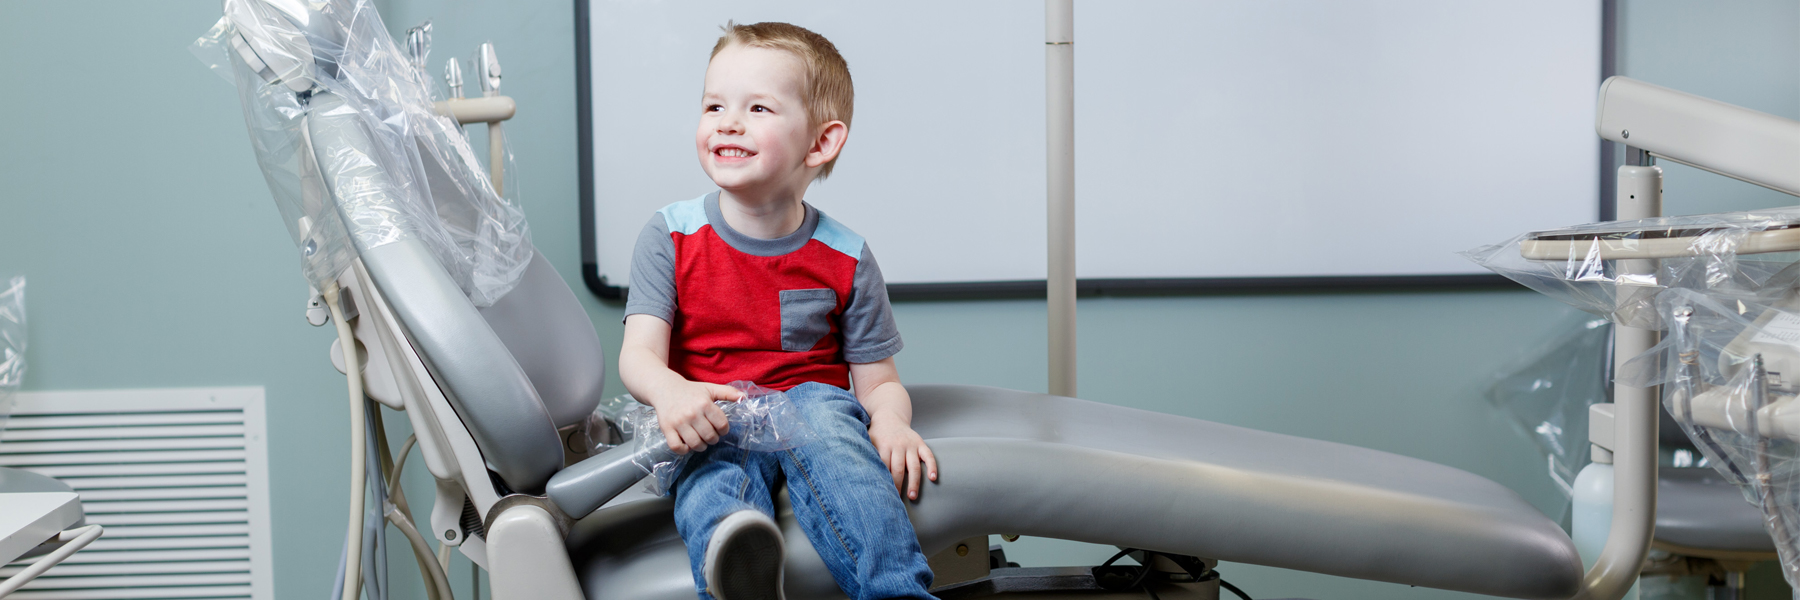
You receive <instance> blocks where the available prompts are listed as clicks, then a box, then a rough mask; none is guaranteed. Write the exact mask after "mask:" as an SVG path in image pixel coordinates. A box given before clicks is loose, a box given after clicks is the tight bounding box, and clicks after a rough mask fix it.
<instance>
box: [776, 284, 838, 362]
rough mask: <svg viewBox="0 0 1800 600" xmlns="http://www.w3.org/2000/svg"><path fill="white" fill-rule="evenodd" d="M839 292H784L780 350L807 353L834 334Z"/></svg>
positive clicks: (818, 290) (813, 290)
mask: <svg viewBox="0 0 1800 600" xmlns="http://www.w3.org/2000/svg"><path fill="white" fill-rule="evenodd" d="M835 308H837V292H836V291H835V290H832V289H831V288H817V289H811V290H781V349H782V350H786V351H788V352H805V351H807V350H811V349H812V348H813V346H815V345H817V344H818V343H819V340H821V339H824V338H825V336H826V335H827V334H830V333H831V311H832V310H833V309H835Z"/></svg>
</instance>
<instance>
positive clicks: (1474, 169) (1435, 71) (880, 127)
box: [578, 0, 1601, 286]
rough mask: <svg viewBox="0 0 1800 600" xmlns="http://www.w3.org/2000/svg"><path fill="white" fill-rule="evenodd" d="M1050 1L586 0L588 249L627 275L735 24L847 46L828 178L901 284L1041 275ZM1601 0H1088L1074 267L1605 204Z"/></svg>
mask: <svg viewBox="0 0 1800 600" xmlns="http://www.w3.org/2000/svg"><path fill="white" fill-rule="evenodd" d="M1043 11H1044V6H1043V2H1042V1H1041V0H990V1H986V2H961V1H951V0H926V1H908V2H884V3H872V2H854V3H850V2H827V1H823V0H767V1H762V2H751V3H746V2H732V1H726V0H696V1H688V2H645V1H642V0H588V4H587V7H586V13H587V14H586V19H585V20H584V23H583V24H584V25H585V27H586V31H585V35H581V36H578V37H579V38H580V39H582V40H584V41H585V42H586V48H585V49H586V55H585V57H582V58H584V60H580V61H578V62H579V63H584V66H585V68H584V69H583V71H584V74H585V81H584V82H583V83H585V88H584V90H585V92H586V93H585V94H583V98H584V100H585V103H584V105H583V106H581V107H579V108H580V110H583V111H586V113H587V118H586V119H585V121H586V132H585V135H583V136H582V137H583V142H584V144H585V145H586V146H587V148H588V150H589V151H588V152H587V153H586V155H587V156H588V157H589V158H590V160H591V162H590V163H589V164H587V165H586V167H587V168H589V169H591V177H592V180H591V181H592V185H591V188H587V189H591V194H589V195H588V196H589V197H584V198H583V201H584V202H587V203H591V204H589V205H588V209H589V211H588V212H587V213H586V215H587V216H591V219H592V220H591V222H590V223H587V224H586V225H587V226H586V227H584V230H586V231H587V232H588V233H589V235H588V236H587V237H588V239H587V240H586V241H587V243H588V244H589V245H590V247H589V248H587V249H586V252H585V253H584V254H586V256H584V258H585V259H586V261H585V262H587V263H588V268H589V270H590V278H589V279H590V284H592V283H593V281H591V280H592V279H594V277H592V275H598V276H600V277H604V280H603V281H604V282H605V283H606V284H608V285H611V286H625V285H629V281H627V279H626V278H627V276H628V273H629V265H630V259H631V248H632V244H633V242H634V241H635V240H636V239H637V235H638V232H639V230H640V229H642V227H643V226H644V223H645V222H646V221H647V220H648V219H649V218H650V216H651V215H652V214H653V213H654V212H655V211H656V210H657V209H658V208H661V207H662V206H664V205H666V204H668V203H670V202H676V201H680V200H687V199H690V198H694V197H698V196H700V195H702V194H705V193H707V192H709V191H711V190H713V189H715V188H714V187H713V186H712V184H711V182H710V181H708V180H707V178H706V175H705V174H704V173H703V172H702V171H701V170H700V167H699V163H698V160H697V158H696V156H695V150H694V146H693V134H694V129H695V127H696V125H697V123H698V118H699V112H700V105H699V97H700V88H701V79H702V76H703V74H704V72H705V69H706V64H707V59H708V55H709V52H710V50H711V48H712V45H713V42H714V40H716V39H717V38H718V36H719V26H720V25H722V24H724V23H725V22H726V21H727V20H735V21H737V22H740V23H753V22H758V21H787V22H791V23H795V24H797V25H801V26H803V27H806V28H809V29H812V30H814V31H817V32H819V33H821V34H823V35H825V36H826V37H827V38H830V39H831V40H832V41H833V43H835V44H836V45H837V47H838V49H839V51H840V52H841V53H842V54H843V55H844V57H845V59H846V60H847V61H848V62H849V64H850V70H851V74H852V77H853V78H854V80H855V85H856V109H855V118H854V120H853V121H852V123H851V129H850V131H851V134H850V138H849V142H848V144H847V145H846V147H845V150H844V153H843V155H842V157H841V158H840V159H839V161H838V166H837V169H836V171H835V172H834V173H833V174H832V177H831V179H829V180H827V181H823V182H818V183H816V184H814V186H813V187H812V189H811V190H810V191H809V192H808V195H807V201H808V202H811V203H812V204H813V205H815V206H817V207H819V208H820V209H821V210H824V211H825V212H827V213H829V214H831V215H832V216H833V217H834V218H836V219H838V220H839V221H842V222H843V223H845V224H846V225H849V226H850V227H851V228H852V229H855V230H856V231H857V232H858V233H861V234H862V235H863V236H864V237H865V238H866V239H867V240H868V241H869V245H870V248H871V249H872V250H873V251H874V252H875V254H876V256H877V257H878V258H879V259H880V261H881V265H882V270H883V272H884V273H885V274H886V276H887V280H888V282H889V283H890V284H900V285H904V284H920V283H932V284H941V283H975V282H997V281H998V282H1004V281H1022V280H1040V281H1041V280H1042V279H1043V278H1044V273H1045V205H1044V198H1045V172H1044V163H1045V151H1046V150H1045V147H1044V143H1045V142H1044V140H1045V135H1044V127H1045V125H1044V16H1043ZM1600 52H1601V6H1600V1H1599V0H1581V1H1570V0H1528V1H1520V2H1505V3H1495V2H1442V1H1439V0H1340V1H1332V0H1285V1H1283V0H1277V1H1266V0H1210V1H1204V2H1194V1H1185V0H1164V1H1138V2H1096V1H1088V0H1079V1H1077V2H1076V5H1075V82H1076V83H1075V107H1076V115H1075V121H1076V133H1075V142H1076V148H1075V162H1076V175H1075V182H1076V195H1075V198H1076V207H1077V209H1076V210H1077V219H1076V230H1077V234H1076V248H1077V255H1078V262H1077V274H1078V275H1077V276H1078V277H1080V278H1081V279H1084V280H1089V279H1152V280H1154V279H1171V280H1219V279H1238V278H1288V279H1292V278H1345V277H1349V278H1357V277H1362V278H1368V277H1375V278H1381V277H1409V276H1434V275H1436V276H1442V275H1472V274H1477V273H1482V272H1483V271H1481V270H1480V269H1479V268H1478V267H1475V266H1474V265H1473V264H1470V263H1468V262H1467V261H1465V260H1463V259H1462V258H1461V257H1459V256H1457V255H1456V252H1458V251H1461V250H1465V249H1468V248H1470V247H1473V246H1476V245H1479V244H1484V243H1491V242H1495V241H1498V240H1502V239H1504V238H1507V237H1509V236H1512V235H1515V234H1518V233H1521V232H1525V231H1528V230H1534V229H1547V228H1552V227H1559V226H1564V225H1570V224H1575V223H1583V222H1589V221H1593V220H1594V219H1595V217H1596V216H1597V215H1598V211H1599V179H1598V177H1599V170H1600V169H1599V149H1600V142H1599V139H1598V138H1597V137H1596V136H1595V134H1594V126H1593V123H1594V100H1595V95H1596V90H1597V89H1598V86H1599V83H1600V79H1601V67H1600V60H1601V59H1600Z"/></svg>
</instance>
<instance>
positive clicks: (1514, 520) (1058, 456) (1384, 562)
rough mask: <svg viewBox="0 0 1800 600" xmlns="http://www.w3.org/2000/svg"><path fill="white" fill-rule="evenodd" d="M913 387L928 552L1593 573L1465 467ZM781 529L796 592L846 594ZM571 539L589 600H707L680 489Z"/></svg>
mask: <svg viewBox="0 0 1800 600" xmlns="http://www.w3.org/2000/svg"><path fill="white" fill-rule="evenodd" d="M908 390H909V391H910V392H911V393H912V396H913V400H914V404H915V411H914V414H915V422H914V426H915V428H916V429H918V431H919V432H920V434H922V435H924V436H925V437H926V438H927V439H928V440H929V441H930V443H931V445H932V449H933V450H934V452H935V453H936V454H937V455H938V457H939V467H940V482H939V483H937V484H934V485H930V486H928V488H927V489H926V490H925V492H924V493H922V494H921V498H920V500H919V502H918V503H917V504H915V505H913V506H912V507H911V516H912V520H913V524H914V526H915V528H916V529H917V532H918V535H919V540H920V543H921V545H922V546H923V547H924V548H925V550H926V551H927V552H933V551H936V550H940V549H942V548H945V547H948V546H949V545H950V544H952V543H954V542H955V540H958V539H961V538H964V537H967V536H970V535H980V534H987V533H1002V532H1004V533H1019V534H1025V535H1034V536H1044V537H1054V538H1061V539H1071V540H1080V541H1086V542H1094V543H1100V544H1113V545H1120V546H1131V547H1138V548H1147V549H1152V550H1160V551H1166V552H1174V553H1181V554H1191V555H1197V556H1205V557H1209V558H1218V559H1222V560H1230V561H1235V562H1247V563H1253V564H1261V565H1269V566H1276V567H1283V568H1289V569H1298V570H1304V571H1313V572H1319V573H1329V574H1333V575H1341V576H1345V577H1354V578H1359V579H1372V580H1378V581H1389V582H1394V583H1402V584H1408V585H1419V586H1427V587H1434V588H1441V589H1449V590H1458V591H1465V592H1474V593H1481V594H1491V595H1496V596H1506V597H1515V598H1566V597H1568V596H1569V595H1571V594H1573V593H1574V592H1575V590H1576V587H1577V585H1578V584H1579V582H1580V581H1581V578H1582V575H1583V570H1582V568H1581V560H1580V558H1579V557H1578V556H1577V555H1576V553H1575V548H1574V546H1573V544H1572V543H1571V542H1570V541H1569V538H1568V536H1567V535H1565V534H1564V533H1563V532H1562V530H1561V529H1560V528H1559V527H1558V526H1557V525H1556V524H1555V523H1553V522H1551V521H1550V520H1549V519H1547V518H1545V517H1544V516H1543V515H1542V514H1540V513H1538V512H1537V510H1536V509H1534V508H1533V507H1532V506H1531V505H1529V504H1527V503H1526V502H1525V501H1524V500H1523V499H1521V498H1520V497H1519V496H1518V495H1517V494H1515V493H1513V492H1512V491H1511V490H1508V489H1506V488H1504V487H1501V486H1500V485H1499V484H1496V483H1494V482H1492V481H1488V480H1486V479H1483V478H1481V477H1478V476H1475V475H1473V474H1470V473H1467V472H1464V471H1460V470H1457V469H1452V468H1449V467H1445V466H1442V465H1437V464H1433V463H1429V462H1426V461H1422V460H1417V459H1412V458H1407V457H1403V456H1396V455H1392V454H1387V453H1384V452H1377V451H1374V450H1368V449H1364V448H1357V447H1353V446H1346V445H1342V444H1335V443H1331V442H1322V441H1318V440H1310V439H1304V438H1296V437H1291V436H1285V435H1278V434H1272V433H1266V432H1260V431H1254V430H1250V429H1244V428H1240V427H1232V426H1229V425H1221V424H1218V423H1210V422H1206V421H1201V420H1197V419H1189V418H1184V417H1176V416H1171V415H1166V414H1159V413H1153V412H1148V411H1141V410H1135V409H1129V408H1122V407H1117V406H1110V405H1105V404H1100V403H1096V402H1088V401H1084V400H1077V399H1073V398H1061V397H1055V396H1047V395H1043V394H1033V393H1027V392H1019V391H1013V390H1005V389H998V388H986V387H974V386H946V385H921V386H909V387H908ZM782 521H783V523H782V524H783V527H784V529H785V530H786V531H787V532H788V539H789V557H790V558H789V560H790V562H789V566H788V573H787V586H788V589H787V591H788V594H789V596H790V597H794V598H831V597H836V596H837V595H838V592H837V591H836V588H835V586H834V585H833V584H832V583H831V580H830V577H829V576H828V575H826V574H824V571H823V564H822V563H821V562H820V560H819V558H818V556H817V554H816V553H814V552H813V551H812V550H811V547H810V546H809V545H807V544H805V542H804V534H802V533H801V532H800V531H799V529H798V528H797V527H796V526H795V525H794V524H793V523H792V519H791V517H785V516H784V518H783V519H782ZM569 540H570V548H571V553H572V554H573V555H574V556H575V559H576V561H577V562H576V569H577V572H578V573H579V574H580V575H581V577H582V580H583V586H584V589H585V590H586V591H587V594H588V597H590V598H603V597H604V598H611V597H630V598H638V599H648V598H657V599H666V600H676V599H678V598H680V599H684V600H685V599H688V598H692V597H693V593H694V592H693V587H692V580H691V578H690V576H689V575H688V567H687V564H688V563H687V558H686V554H685V550H684V549H683V547H682V545H681V541H680V539H679V538H677V537H675V534H674V529H673V525H672V523H671V522H670V517H669V503H668V501H667V500H666V499H660V498H652V497H649V496H647V495H643V494H641V493H639V492H634V491H628V492H626V493H625V494H624V495H622V496H621V497H620V498H619V499H617V500H615V501H614V502H613V503H612V504H611V505H609V506H606V507H603V508H601V509H600V510H598V511H596V512H595V513H594V514H593V515H591V516H589V517H588V518H586V519H583V520H582V521H581V522H580V523H578V524H577V526H576V528H575V531H574V533H572V534H571V535H570V538H569ZM796 541H798V542H799V543H796Z"/></svg>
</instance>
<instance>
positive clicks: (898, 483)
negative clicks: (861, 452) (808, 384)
mask: <svg viewBox="0 0 1800 600" xmlns="http://www.w3.org/2000/svg"><path fill="white" fill-rule="evenodd" d="M850 378H851V380H852V381H853V382H854V384H855V386H856V399H857V401H859V402H862V405H863V410H866V411H868V413H869V441H870V442H873V443H874V444H875V452H876V453H877V454H879V455H881V461H882V462H883V463H886V464H887V467H888V473H890V474H892V475H893V476H894V488H895V489H898V490H901V491H902V493H904V494H906V497H907V499H909V500H918V499H919V483H920V482H919V479H920V476H921V475H923V476H924V477H926V478H929V479H930V480H932V481H937V478H938V476H937V457H936V456H934V455H932V453H931V448H930V447H929V446H926V445H925V439H924V438H922V437H920V436H919V432H917V431H913V428H912V396H909V395H907V393H906V388H905V387H903V386H901V385H900V371H899V369H898V368H896V367H895V366H894V357H892V356H889V357H887V358H884V359H881V360H879V361H876V362H872V363H850Z"/></svg>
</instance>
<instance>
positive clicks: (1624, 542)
mask: <svg viewBox="0 0 1800 600" xmlns="http://www.w3.org/2000/svg"><path fill="white" fill-rule="evenodd" d="M1616 189H1617V190H1618V192H1617V194H1618V195H1617V196H1616V199H1617V205H1618V216H1619V218H1620V219H1648V218H1652V217H1657V216H1660V215H1661V214H1662V169H1661V168H1658V167H1654V166H1634V165H1625V166H1622V167H1619V179H1618V187H1617V188H1616ZM1617 268H1618V270H1619V271H1620V272H1621V273H1637V274H1650V273H1655V272H1656V262H1655V261H1653V260H1626V261H1619V265H1618V267H1617ZM1626 293H1627V286H1624V285H1621V286H1620V291H1619V295H1620V297H1621V298H1623V297H1624V296H1625V295H1626ZM1657 337H1658V335H1657V332H1656V331H1652V330H1648V329H1637V328H1634V327H1625V326H1623V325H1614V326H1613V372H1614V373H1618V372H1620V371H1622V370H1623V368H1624V366H1625V363H1626V361H1629V360H1631V359H1632V358H1635V357H1636V356H1637V355H1639V354H1643V353H1644V351H1646V350H1649V349H1650V347H1651V346H1655V345H1656V342H1657ZM1658 396H1659V394H1657V389H1656V388H1654V387H1651V388H1639V387H1631V386H1628V385H1621V384H1618V383H1614V384H1613V410H1614V414H1615V415H1616V419H1615V420H1614V422H1613V444H1614V447H1613V516H1612V527H1611V529H1610V530H1609V531H1608V532H1607V536H1606V547H1605V549H1603V550H1601V551H1600V558H1599V559H1598V560H1597V561H1595V562H1594V566H1593V568H1591V569H1588V572H1587V578H1586V580H1584V581H1583V582H1582V584H1581V592H1580V593H1578V594H1576V598H1581V599H1584V600H1618V599H1619V598H1621V597H1623V596H1624V595H1625V593H1626V592H1627V591H1629V590H1630V589H1631V586H1632V585H1633V584H1636V583H1637V579H1638V571H1639V570H1641V569H1642V568H1643V564H1644V556H1645V555H1646V554H1648V553H1649V551H1650V539H1651V535H1652V534H1653V533H1655V529H1656V428H1657V420H1656V419H1657V402H1658Z"/></svg>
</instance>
